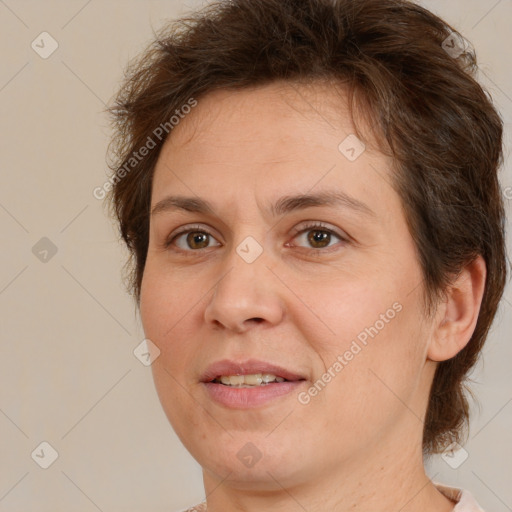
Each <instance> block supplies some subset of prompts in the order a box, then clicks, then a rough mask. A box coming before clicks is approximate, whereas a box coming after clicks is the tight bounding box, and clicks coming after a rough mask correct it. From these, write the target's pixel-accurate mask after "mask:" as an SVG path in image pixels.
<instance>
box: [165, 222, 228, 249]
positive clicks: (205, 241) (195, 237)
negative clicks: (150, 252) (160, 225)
mask: <svg viewBox="0 0 512 512" xmlns="http://www.w3.org/2000/svg"><path fill="white" fill-rule="evenodd" d="M212 240H215V238H214V237H213V235H212V234H211V233H209V232H208V231H205V230H204V229H200V228H199V227H196V228H193V229H188V230H184V231H181V232H180V233H177V234H176V235H174V236H172V237H170V239H169V240H168V241H167V242H166V243H165V247H166V248H169V247H170V246H171V245H175V246H176V247H177V248H178V249H180V250H182V251H188V252H192V251H199V250H201V249H207V248H208V247H212V246H211V245H210V242H211V241H212ZM217 245H220V244H217Z"/></svg>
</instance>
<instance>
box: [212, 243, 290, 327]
mask: <svg viewBox="0 0 512 512" xmlns="http://www.w3.org/2000/svg"><path fill="white" fill-rule="evenodd" d="M268 256H269V255H268V254H267V252H266V251H265V250H264V249H263V246H262V244H260V243H259V242H258V241H257V240H256V239H255V238H253V237H251V236H248V237H246V238H245V239H243V240H242V242H240V243H239V244H238V245H235V246H233V247H232V248H231V250H230V252H229V255H227V256H226V257H225V260H224V262H223V268H222V271H221V272H220V275H221V276H222V277H220V279H219V281H218V282H217V284H216V285H215V286H214V292H213V294H212V296H211V298H210V300H209V302H208V304H207V307H206V310H205V320H206V321H207V322H208V323H212V322H213V323H215V324H222V325H223V326H224V327H226V328H229V329H233V330H238V331H240V330H244V329H245V328H246V327H245V325H246V321H247V320H254V319H258V321H259V322H261V321H266V322H269V323H278V322H279V321H280V319H281V318H282V314H283V306H282V301H281V297H280V295H279V291H278V290H277V288H276V287H278V283H277V282H276V278H275V276H274V275H273V273H272V272H271V270H270V269H269V268H268V267H267V265H268V263H269V257H268Z"/></svg>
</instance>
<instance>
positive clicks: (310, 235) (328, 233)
mask: <svg viewBox="0 0 512 512" xmlns="http://www.w3.org/2000/svg"><path fill="white" fill-rule="evenodd" d="M333 237H334V239H336V238H337V239H338V240H339V241H341V242H348V240H347V238H345V237H343V236H342V235H340V234H338V233H335V232H334V231H333V230H332V229H330V228H328V227H326V226H324V225H322V224H311V225H306V226H302V229H301V228H298V229H297V230H296V235H295V237H294V239H298V240H299V241H301V240H302V242H303V243H301V244H298V245H301V246H304V244H306V249H307V248H308V247H309V249H310V250H312V251H322V249H325V248H330V247H333V246H334V245H336V244H333V243H332V242H333ZM334 241H335V240H334ZM325 252H327V251H325Z"/></svg>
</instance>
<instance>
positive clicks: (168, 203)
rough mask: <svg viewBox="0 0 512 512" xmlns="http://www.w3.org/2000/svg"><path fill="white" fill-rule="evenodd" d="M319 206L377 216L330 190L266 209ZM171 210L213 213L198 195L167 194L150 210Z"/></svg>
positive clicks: (276, 211)
mask: <svg viewBox="0 0 512 512" xmlns="http://www.w3.org/2000/svg"><path fill="white" fill-rule="evenodd" d="M319 206H339V207H344V208H347V209H350V210H353V211H354V212H356V213H359V214H362V215H365V216H368V217H376V216H377V215H376V214H375V212H374V211H373V210H372V209H371V208H370V207H369V206H368V205H366V204H365V203H363V202H362V201H360V200H359V199H356V198H355V197H352V196H349V195H348V194H346V193H345V192H341V191H331V190H329V191H325V192H318V193H316V194H298V195H293V196H283V197H281V198H279V199H278V200H277V201H276V203H275V204H273V205H269V207H268V210H269V211H270V213H271V214H272V215H273V216H274V217H277V216H280V215H284V214H286V213H290V212H292V211H297V210H303V209H305V208H310V207H319ZM173 210H184V211H187V212H193V213H203V214H211V215H215V208H214V206H213V205H212V203H210V202H209V201H207V200H205V199H201V198H200V197H185V196H167V197H165V198H164V199H162V200H161V201H159V202H158V203H156V205H155V206H154V207H153V209H152V211H151V216H154V215H157V214H159V213H163V212H168V211H173Z"/></svg>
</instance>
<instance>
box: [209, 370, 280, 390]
mask: <svg viewBox="0 0 512 512" xmlns="http://www.w3.org/2000/svg"><path fill="white" fill-rule="evenodd" d="M284 380H285V379H283V378H282V377H276V376H275V375H272V374H271V373H253V374H251V375H222V376H221V377H218V378H216V379H215V381H214V382H222V384H225V385H226V386H236V387H251V386H262V385H265V384H269V383H270V382H284Z"/></svg>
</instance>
